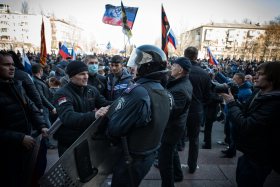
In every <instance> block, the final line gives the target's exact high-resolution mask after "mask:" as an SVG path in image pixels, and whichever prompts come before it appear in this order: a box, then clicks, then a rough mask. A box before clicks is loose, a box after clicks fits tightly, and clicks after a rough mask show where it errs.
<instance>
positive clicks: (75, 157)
mask: <svg viewBox="0 0 280 187" xmlns="http://www.w3.org/2000/svg"><path fill="white" fill-rule="evenodd" d="M105 129H106V118H105V117H104V118H101V117H100V118H98V119H97V120H95V121H94V122H93V123H92V124H91V125H90V126H89V127H88V128H87V129H86V131H85V132H84V133H83V134H82V135H81V136H80V137H79V138H78V139H77V140H76V141H75V142H74V143H73V144H72V145H71V147H69V149H67V150H66V151H65V153H64V154H63V155H62V156H61V157H60V158H59V160H58V161H57V162H56V163H55V164H54V165H53V166H52V167H51V168H50V169H49V170H48V171H47V172H46V173H45V175H44V176H43V177H42V178H41V180H40V184H41V186H43V187H44V186H48V187H58V186H67V187H68V186H69V187H72V186H73V187H74V186H75V187H79V186H100V185H101V184H102V183H103V182H104V181H105V179H106V178H107V177H108V175H109V174H111V173H112V169H113V166H114V165H115V163H116V162H117V161H118V160H119V158H120V155H121V151H122V150H121V149H120V148H119V147H117V146H114V145H112V143H111V142H110V140H109V139H108V138H107V137H106V136H105Z"/></svg>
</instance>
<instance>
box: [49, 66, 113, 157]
mask: <svg viewBox="0 0 280 187" xmlns="http://www.w3.org/2000/svg"><path fill="white" fill-rule="evenodd" d="M66 73H67V74H68V76H69V78H70V82H69V83H67V84H66V85H65V86H63V87H62V88H61V89H59V90H58V91H57V92H56V93H55V95H54V101H55V106H56V107H57V113H58V116H59V118H60V120H61V121H62V123H63V124H62V126H61V127H60V128H59V129H58V131H57V132H56V133H55V136H54V137H55V138H56V139H57V141H58V154H59V156H62V154H63V153H64V152H65V151H66V150H67V149H68V148H69V147H70V146H71V145H72V144H73V143H74V142H75V140H77V138H78V137H79V136H80V135H81V134H82V133H83V132H84V131H85V130H86V129H87V128H88V127H89V126H90V125H91V124H92V122H94V120H95V119H97V118H98V117H100V116H103V115H105V114H106V112H107V111H108V107H107V106H108V105H109V104H110V103H111V102H108V101H107V100H106V99H105V98H104V97H103V96H102V95H101V94H100V93H99V91H98V90H97V89H96V88H95V87H93V86H90V85H88V84H87V82H88V67H87V65H86V64H85V63H83V62H81V61H72V62H70V63H69V64H68V66H67V67H66ZM96 108H97V109H98V110H95V109H96Z"/></svg>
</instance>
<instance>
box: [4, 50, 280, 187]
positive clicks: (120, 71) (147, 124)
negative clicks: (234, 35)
mask: <svg viewBox="0 0 280 187" xmlns="http://www.w3.org/2000/svg"><path fill="white" fill-rule="evenodd" d="M27 56H28V58H29V60H30V62H31V64H32V68H31V71H30V72H28V71H26V68H25V67H24V65H23V64H22V60H21V58H22V57H21V54H20V53H19V52H14V51H1V52H0V96H1V97H0V104H1V108H0V116H1V121H2V122H1V125H0V145H1V147H2V148H3V153H2V154H1V158H0V163H1V169H0V171H1V173H0V176H1V177H0V178H1V181H2V182H4V183H5V184H8V185H7V186H13V187H18V186H39V183H38V181H39V179H40V177H41V176H42V175H43V174H44V172H45V169H46V164H47V149H53V148H57V149H58V154H59V156H60V157H61V156H62V155H63V153H64V152H65V151H66V150H67V149H68V148H69V147H70V146H71V145H72V144H73V143H74V142H75V141H76V140H77V139H78V138H79V136H80V135H81V134H82V133H83V132H84V131H85V130H86V129H87V128H88V127H89V126H90V125H91V124H92V122H93V121H95V120H96V119H97V118H99V117H103V118H106V119H107V129H106V132H105V133H106V136H107V137H108V139H110V140H112V141H113V142H114V145H115V146H119V149H122V150H128V151H123V155H122V156H121V159H120V161H119V162H118V163H117V164H116V165H115V166H114V170H113V177H112V186H113V187H114V186H122V187H124V186H138V185H139V184H140V183H141V180H142V179H143V178H144V177H145V175H146V174H147V173H148V172H149V170H150V168H151V167H152V165H153V164H154V165H155V166H156V167H157V168H158V169H159V172H160V175H161V179H162V186H166V187H172V186H174V183H175V182H180V181H182V180H183V172H182V168H181V163H180V158H179V154H178V151H182V150H184V147H185V143H186V142H188V143H189V146H188V147H189V148H188V159H187V164H188V169H189V170H188V172H189V173H190V174H192V173H194V172H195V171H196V169H197V168H198V164H197V160H198V155H199V149H200V147H199V132H200V130H201V127H203V126H204V144H203V146H202V148H203V149H211V147H212V138H211V134H212V126H213V123H214V122H215V121H216V120H224V124H225V126H224V127H225V144H227V145H228V148H227V149H226V150H222V153H223V154H224V156H223V157H225V158H232V157H234V156H236V151H237V150H239V151H241V152H242V153H243V155H242V156H241V157H240V158H239V159H238V163H237V169H236V181H237V184H238V186H241V187H242V186H262V185H263V184H264V181H265V179H266V177H267V176H268V175H269V174H270V172H271V171H272V170H275V171H276V172H278V173H279V172H280V162H279V156H280V155H279V151H277V150H276V149H277V148H278V147H280V142H279V141H278V140H277V138H276V137H277V135H278V134H279V132H280V127H279V125H277V124H278V123H277V121H278V120H277V117H278V116H279V115H280V113H279V110H278V109H277V106H280V62H257V61H252V62H246V61H242V60H240V59H239V60H230V59H225V60H219V62H220V63H219V64H218V65H210V64H209V63H208V62H207V60H205V59H203V60H200V59H197V56H198V50H197V49H196V48H195V47H188V48H186V49H185V51H184V56H183V57H177V58H173V57H172V58H170V59H167V57H166V55H165V53H164V52H163V51H162V50H161V49H159V48H158V47H156V46H153V45H142V46H139V47H137V48H135V49H134V50H133V52H132V54H131V55H130V58H126V57H122V56H120V55H114V56H108V55H104V54H102V55H101V54H100V55H99V54H93V55H84V56H81V55H80V56H78V58H77V59H76V60H71V59H61V57H59V56H56V55H48V57H47V62H48V63H47V64H46V65H45V66H42V65H41V64H40V63H39V59H40V55H38V54H33V53H29V52H28V53H27ZM220 116H224V117H223V118H221V119H219V118H220ZM57 118H59V119H60V120H61V122H62V125H61V126H60V128H59V129H58V130H57V131H56V132H55V134H54V136H53V137H49V136H48V133H47V132H48V128H50V127H51V124H52V123H53V122H54V121H55V120H56V119H57ZM39 134H42V138H41V139H40V140H39V141H38V140H37V142H36V137H37V136H38V135H39ZM124 142H125V143H124ZM36 144H39V145H40V146H38V147H39V151H38V150H36V149H35V147H36ZM36 151H37V154H36V155H37V159H35V161H34V159H32V158H33V157H32V155H34V152H36ZM127 152H128V154H129V157H130V158H131V160H130V162H129V163H128V162H127V160H126V157H127V155H126V154H127Z"/></svg>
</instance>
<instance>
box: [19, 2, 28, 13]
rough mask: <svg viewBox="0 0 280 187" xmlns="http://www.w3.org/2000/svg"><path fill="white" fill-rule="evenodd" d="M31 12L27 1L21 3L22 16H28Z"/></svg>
mask: <svg viewBox="0 0 280 187" xmlns="http://www.w3.org/2000/svg"><path fill="white" fill-rule="evenodd" d="M28 12H29V5H28V2H27V1H23V2H22V3H21V13H22V14H28Z"/></svg>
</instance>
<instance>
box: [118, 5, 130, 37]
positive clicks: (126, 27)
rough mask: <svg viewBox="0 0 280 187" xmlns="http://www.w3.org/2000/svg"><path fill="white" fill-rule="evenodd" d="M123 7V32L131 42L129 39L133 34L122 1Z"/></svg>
mask: <svg viewBox="0 0 280 187" xmlns="http://www.w3.org/2000/svg"><path fill="white" fill-rule="evenodd" d="M121 7H122V28H123V29H122V31H123V33H124V34H125V35H126V36H127V38H128V41H129V39H130V38H131V37H132V32H131V30H130V27H129V26H128V23H127V16H126V12H125V8H124V6H123V3H122V1H121Z"/></svg>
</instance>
